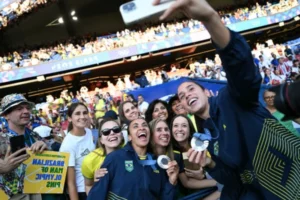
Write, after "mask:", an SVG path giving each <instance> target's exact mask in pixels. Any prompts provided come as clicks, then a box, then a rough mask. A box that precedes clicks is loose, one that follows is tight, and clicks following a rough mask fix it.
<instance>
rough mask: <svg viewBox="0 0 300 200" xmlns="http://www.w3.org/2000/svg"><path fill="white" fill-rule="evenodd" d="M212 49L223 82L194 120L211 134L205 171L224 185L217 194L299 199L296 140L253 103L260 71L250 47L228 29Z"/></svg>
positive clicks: (298, 143) (299, 162)
mask: <svg viewBox="0 0 300 200" xmlns="http://www.w3.org/2000/svg"><path fill="white" fill-rule="evenodd" d="M217 52H218V54H219V55H220V57H221V60H222V63H223V66H224V70H225V71H226V74H227V79H228V84H227V86H226V87H225V88H223V89H222V90H221V91H220V92H219V96H218V97H213V98H210V99H209V104H210V117H211V118H210V119H208V120H206V121H204V120H201V119H200V118H197V117H196V123H197V126H198V130H201V127H202V126H204V127H206V128H209V129H210V130H211V132H212V136H213V138H216V139H213V140H212V141H211V142H210V145H209V148H208V150H209V152H210V153H211V155H212V158H213V160H214V161H215V162H216V167H215V168H214V169H212V170H208V173H209V174H210V175H211V176H212V177H213V178H214V179H215V180H216V181H218V182H219V183H221V184H223V185H224V188H223V191H222V196H221V199H249V200H252V199H271V200H277V199H299V198H300V193H299V191H300V171H299V170H300V159H299V158H300V155H299V153H300V151H299V149H300V140H299V139H298V138H297V137H296V136H294V135H293V134H291V133H290V132H289V131H288V130H287V129H286V128H284V127H283V126H282V125H280V124H279V123H278V121H277V120H275V119H274V118H273V117H272V115H271V114H270V113H269V112H268V111H267V110H266V109H265V108H264V107H263V106H262V105H261V104H260V103H259V90H260V85H261V76H260V73H259V71H258V68H257V67H256V66H255V64H254V62H253V58H252V54H251V49H250V47H249V46H248V44H247V43H246V41H245V40H244V38H243V37H241V36H240V35H239V34H237V33H235V32H231V40H230V43H229V44H228V46H227V47H225V48H224V49H217Z"/></svg>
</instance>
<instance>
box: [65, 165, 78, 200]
mask: <svg viewBox="0 0 300 200" xmlns="http://www.w3.org/2000/svg"><path fill="white" fill-rule="evenodd" d="M67 182H68V191H69V195H70V199H72V200H79V197H78V193H77V186H76V176H75V168H74V167H68V171H67Z"/></svg>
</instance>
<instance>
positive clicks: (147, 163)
mask: <svg viewBox="0 0 300 200" xmlns="http://www.w3.org/2000/svg"><path fill="white" fill-rule="evenodd" d="M135 155H136V157H137V160H138V162H139V164H141V165H143V166H151V167H152V169H153V170H154V171H155V170H157V168H156V166H155V164H156V160H153V158H152V156H151V154H149V153H147V160H140V159H139V157H138V155H137V154H136V153H135Z"/></svg>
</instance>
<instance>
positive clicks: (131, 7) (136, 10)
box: [120, 0, 176, 25]
mask: <svg viewBox="0 0 300 200" xmlns="http://www.w3.org/2000/svg"><path fill="white" fill-rule="evenodd" d="M175 1H176V0H161V2H160V4H158V5H155V6H154V5H153V4H152V3H153V0H135V1H131V2H128V3H125V4H123V5H121V6H120V12H121V15H122V17H123V21H124V23H125V24H126V25H131V24H133V23H136V22H139V21H144V19H147V18H149V17H152V16H155V15H159V14H162V13H163V12H164V11H165V10H167V9H168V8H169V7H170V6H171V5H172V4H173V3H174V2H175Z"/></svg>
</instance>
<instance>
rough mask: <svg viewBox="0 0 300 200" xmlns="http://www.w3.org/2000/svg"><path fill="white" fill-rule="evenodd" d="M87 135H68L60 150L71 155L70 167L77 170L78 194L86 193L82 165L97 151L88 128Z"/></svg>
mask: <svg viewBox="0 0 300 200" xmlns="http://www.w3.org/2000/svg"><path fill="white" fill-rule="evenodd" d="M85 133H86V134H85V135H84V136H75V135H73V134H71V133H70V134H67V135H66V137H65V139H64V141H63V142H62V144H61V147H60V149H59V151H60V152H68V153H70V159H69V165H68V166H69V167H74V168H75V175H76V186H77V192H85V187H84V178H83V175H82V173H81V164H82V161H83V159H84V157H85V156H87V155H88V154H89V153H90V152H91V151H93V150H94V149H95V144H94V143H93V134H92V131H91V130H90V129H87V128H86V129H85Z"/></svg>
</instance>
